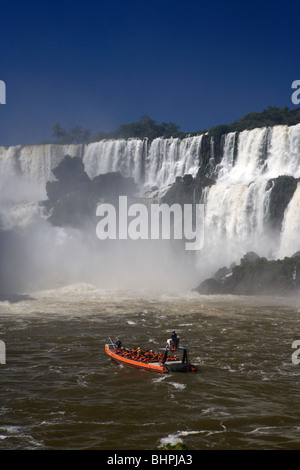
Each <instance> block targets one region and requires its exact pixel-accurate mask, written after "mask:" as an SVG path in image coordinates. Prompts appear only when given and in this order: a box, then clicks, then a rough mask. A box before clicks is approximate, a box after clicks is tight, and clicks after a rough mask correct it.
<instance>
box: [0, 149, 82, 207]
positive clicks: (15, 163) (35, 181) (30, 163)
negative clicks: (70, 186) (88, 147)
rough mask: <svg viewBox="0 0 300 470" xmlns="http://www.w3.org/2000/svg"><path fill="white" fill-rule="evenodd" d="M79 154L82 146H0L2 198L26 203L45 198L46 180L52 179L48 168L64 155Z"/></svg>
mask: <svg viewBox="0 0 300 470" xmlns="http://www.w3.org/2000/svg"><path fill="white" fill-rule="evenodd" d="M82 153H83V146H82V145H55V144H46V145H28V146H24V147H22V146H17V147H8V148H7V147H0V193H1V196H2V197H1V199H3V197H5V198H8V197H11V198H12V199H13V200H15V199H16V197H17V198H18V199H20V201H24V200H26V201H29V202H38V201H41V200H43V199H46V198H47V194H46V183H47V181H52V180H54V179H55V178H54V176H53V173H52V171H51V170H52V169H53V168H55V167H56V166H57V165H58V164H59V163H60V162H61V161H62V160H63V158H64V156H65V155H70V156H71V157H75V156H78V157H81V156H82ZM12 182H14V183H15V184H12ZM19 186H20V187H21V190H20V188H19Z"/></svg>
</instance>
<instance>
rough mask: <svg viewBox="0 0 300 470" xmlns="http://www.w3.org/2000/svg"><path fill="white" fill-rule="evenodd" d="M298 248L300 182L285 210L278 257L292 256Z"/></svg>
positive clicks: (299, 233)
mask: <svg viewBox="0 0 300 470" xmlns="http://www.w3.org/2000/svg"><path fill="white" fill-rule="evenodd" d="M299 250H300V183H298V185H297V189H296V191H295V193H294V195H293V197H292V199H291V201H290V203H289V205H288V207H287V209H286V211H285V214H284V220H283V223H282V230H281V236H280V246H279V249H278V258H284V257H285V256H292V255H293V254H294V253H296V252H297V251H299Z"/></svg>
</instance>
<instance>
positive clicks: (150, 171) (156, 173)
mask: <svg viewBox="0 0 300 470" xmlns="http://www.w3.org/2000/svg"><path fill="white" fill-rule="evenodd" d="M201 141H202V135H200V136H196V137H186V138H185V139H182V140H181V139H178V138H177V139H161V138H157V139H154V140H153V142H152V144H151V146H150V150H149V154H148V156H147V161H146V168H145V181H144V184H145V186H146V187H147V186H148V187H151V186H158V187H166V186H168V185H170V184H172V183H174V182H175V179H176V177H177V176H184V175H185V174H191V175H192V176H196V174H197V171H198V169H199V164H200V158H201V155H200V154H201Z"/></svg>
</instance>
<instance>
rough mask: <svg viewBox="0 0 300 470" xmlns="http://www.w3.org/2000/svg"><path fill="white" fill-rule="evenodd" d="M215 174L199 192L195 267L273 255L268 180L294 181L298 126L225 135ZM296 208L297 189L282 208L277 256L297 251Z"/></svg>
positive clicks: (299, 170)
mask: <svg viewBox="0 0 300 470" xmlns="http://www.w3.org/2000/svg"><path fill="white" fill-rule="evenodd" d="M236 139H237V141H236ZM235 146H236V156H235ZM217 171H218V178H217V181H216V184H215V185H213V186H211V187H210V188H209V189H207V190H206V192H205V246H204V250H203V253H202V254H200V257H199V264H200V265H201V264H202V265H203V264H205V266H206V267H208V266H210V267H211V270H212V271H213V270H214V269H215V268H217V267H218V266H220V265H222V264H224V265H228V264H230V263H231V262H233V261H236V262H238V261H239V259H240V257H241V256H242V255H243V254H244V253H245V252H246V251H250V250H253V251H256V252H257V253H258V254H259V255H260V256H267V257H268V256H270V255H271V254H275V253H277V252H278V246H277V245H276V243H277V238H276V236H275V235H274V234H273V233H271V232H270V229H269V226H268V214H269V201H270V196H271V191H272V189H273V188H272V186H270V185H269V184H268V181H269V180H270V179H271V178H276V177H278V176H280V175H290V176H294V177H299V176H300V124H298V125H296V126H291V127H288V126H284V125H282V126H274V127H273V128H259V129H253V130H245V131H243V132H240V133H239V134H238V135H236V133H229V134H227V135H226V136H225V141H224V146H223V156H222V160H221V162H220V164H219V165H218V167H217ZM299 203H300V189H299V187H298V189H297V191H296V193H295V195H294V197H293V199H292V201H291V203H290V205H289V207H288V208H287V209H286V214H285V219H284V223H283V233H282V235H281V248H280V250H279V253H280V255H281V256H283V255H286V254H287V253H288V254H289V255H291V254H293V253H294V252H295V251H297V250H299V248H300V240H299V229H300V211H299Z"/></svg>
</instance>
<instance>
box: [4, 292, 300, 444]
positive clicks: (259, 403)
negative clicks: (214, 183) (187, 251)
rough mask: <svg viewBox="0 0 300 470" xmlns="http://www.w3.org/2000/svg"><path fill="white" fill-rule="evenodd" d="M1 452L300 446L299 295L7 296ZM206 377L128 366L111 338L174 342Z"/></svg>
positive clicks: (148, 343) (150, 344) (161, 344)
mask: <svg viewBox="0 0 300 470" xmlns="http://www.w3.org/2000/svg"><path fill="white" fill-rule="evenodd" d="M1 300H2V301H1V302H0V339H1V340H2V341H4V342H5V344H6V364H2V365H0V374H1V375H0V377H1V378H0V380H1V392H0V393H1V411H0V448H1V449H41V450H42V449H100V450H101V449H108V450H112V449H114V450H117V449H120V450H121V449H124V450H125V449H126V450H130V449H135V450H142V449H156V448H157V447H159V446H161V445H162V444H164V443H168V442H170V443H172V442H175V441H177V440H181V441H183V442H184V443H185V444H186V445H187V446H188V448H189V449H191V450H192V449H300V393H299V391H300V364H299V365H296V364H293V362H292V353H293V352H294V350H293V349H292V343H293V341H295V340H297V339H300V332H299V326H300V323H299V322H300V300H299V299H282V298H274V297H272V298H271V297H269V298H268V297H259V298H254V297H233V296H224V297H222V296H208V297H205V296H199V295H198V294H196V293H191V292H187V293H182V294H180V293H171V292H170V293H164V294H162V293H151V292H146V291H145V292H139V293H134V292H129V291H101V290H98V289H96V288H95V287H93V286H91V285H86V284H79V285H73V286H67V287H64V288H60V289H56V290H49V291H43V292H35V293H32V294H29V295H27V296H24V297H23V296H11V297H7V298H5V297H2V298H1ZM173 330H176V332H177V333H178V335H179V337H180V340H181V343H182V344H188V345H189V351H190V359H191V360H192V362H193V363H195V364H197V365H198V367H199V372H198V373H188V374H180V373H177V374H168V375H163V376H161V375H159V374H155V373H151V372H145V371H141V370H136V369H131V368H128V367H123V366H120V365H119V364H117V363H115V362H113V361H112V360H111V359H110V358H108V357H107V356H106V355H105V352H104V345H105V342H106V341H107V340H108V338H109V337H111V338H112V339H113V340H114V339H116V337H119V338H120V339H121V340H122V342H123V344H124V345H128V346H132V345H136V346H138V345H141V346H142V347H145V348H153V349H155V348H159V347H164V345H165V342H166V339H167V338H168V337H169V336H170V333H171V332H172V331H173Z"/></svg>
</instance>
